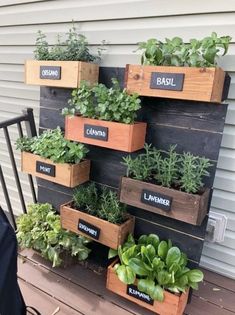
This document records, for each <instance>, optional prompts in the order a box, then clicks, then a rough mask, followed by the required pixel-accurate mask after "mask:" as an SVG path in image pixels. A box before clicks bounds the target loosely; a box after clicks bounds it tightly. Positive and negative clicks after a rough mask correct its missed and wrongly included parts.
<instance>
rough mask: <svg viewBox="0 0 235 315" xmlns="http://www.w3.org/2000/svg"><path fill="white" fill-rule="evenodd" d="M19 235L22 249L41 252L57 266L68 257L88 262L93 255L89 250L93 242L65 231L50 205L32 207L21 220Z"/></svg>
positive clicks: (34, 205) (19, 218)
mask: <svg viewBox="0 0 235 315" xmlns="http://www.w3.org/2000/svg"><path fill="white" fill-rule="evenodd" d="M16 236H17V239H18V242H19V245H20V247H22V248H33V249H35V250H37V251H39V252H40V253H41V255H42V256H43V257H44V258H46V259H48V260H49V261H51V262H52V264H53V267H58V266H60V265H61V264H62V263H63V258H64V256H65V255H66V254H68V255H70V256H74V257H76V258H77V259H78V260H85V259H87V257H88V255H89V253H90V249H89V248H87V247H86V245H87V244H88V243H89V242H90V241H89V240H88V239H86V238H85V237H83V236H78V235H76V234H75V233H73V232H69V231H66V230H64V229H62V227H61V224H60V216H59V215H58V214H56V213H55V211H54V210H53V208H52V206H51V205H50V204H48V203H45V204H40V203H39V204H31V205H29V206H28V212H27V213H26V214H23V215H21V216H20V217H18V218H17V232H16Z"/></svg>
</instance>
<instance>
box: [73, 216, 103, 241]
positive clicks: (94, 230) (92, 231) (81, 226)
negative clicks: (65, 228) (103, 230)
mask: <svg viewBox="0 0 235 315" xmlns="http://www.w3.org/2000/svg"><path fill="white" fill-rule="evenodd" d="M78 230H79V231H81V232H83V233H85V234H87V235H89V236H90V237H92V238H94V239H96V240H98V239H99V237H100V229H99V228H98V227H97V226H95V225H92V224H90V223H88V222H86V221H84V220H82V219H79V221H78Z"/></svg>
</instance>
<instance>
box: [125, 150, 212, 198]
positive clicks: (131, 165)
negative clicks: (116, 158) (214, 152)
mask: <svg viewBox="0 0 235 315" xmlns="http://www.w3.org/2000/svg"><path fill="white" fill-rule="evenodd" d="M175 148H176V146H170V149H169V151H161V150H157V149H156V148H153V147H152V146H151V145H147V144H145V153H141V154H139V155H137V157H132V156H130V155H129V156H127V157H124V158H123V161H124V162H123V164H124V165H125V166H126V167H127V171H126V176H127V177H131V178H133V179H137V180H142V181H153V180H155V181H156V183H157V184H159V185H161V186H164V187H169V188H171V187H172V188H179V189H180V190H182V191H185V192H187V193H198V192H199V191H200V190H201V189H202V188H203V186H204V183H203V179H204V178H205V176H209V172H208V168H209V167H211V164H210V161H209V160H208V159H206V158H204V157H199V156H194V155H192V154H190V153H189V152H187V153H183V154H178V153H176V151H175Z"/></svg>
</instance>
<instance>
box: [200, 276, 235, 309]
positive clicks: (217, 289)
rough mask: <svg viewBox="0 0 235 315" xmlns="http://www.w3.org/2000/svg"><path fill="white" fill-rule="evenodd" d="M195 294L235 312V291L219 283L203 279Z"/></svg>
mask: <svg viewBox="0 0 235 315" xmlns="http://www.w3.org/2000/svg"><path fill="white" fill-rule="evenodd" d="M194 295H195V296H198V297H199V298H203V299H204V300H206V301H210V303H213V304H215V305H217V306H219V307H220V308H222V307H224V308H226V309H227V310H229V311H231V312H233V313H235V303H234V292H233V291H229V290H228V289H227V288H223V287H221V286H220V284H219V283H218V284H212V283H208V282H206V281H203V283H200V285H199V291H195V292H194Z"/></svg>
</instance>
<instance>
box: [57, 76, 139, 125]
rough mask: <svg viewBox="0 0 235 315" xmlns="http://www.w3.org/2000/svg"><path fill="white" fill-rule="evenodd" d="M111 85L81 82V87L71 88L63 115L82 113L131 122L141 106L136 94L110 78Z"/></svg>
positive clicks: (83, 114)
mask: <svg viewBox="0 0 235 315" xmlns="http://www.w3.org/2000/svg"><path fill="white" fill-rule="evenodd" d="M112 82H113V86H112V87H111V88H107V87H106V86H105V85H104V84H96V85H94V86H92V87H91V86H89V85H88V83H86V82H82V84H81V87H80V88H78V89H75V90H73V92H72V98H71V100H70V101H69V108H64V109H63V112H62V113H63V114H64V115H76V114H78V115H82V116H83V117H88V118H94V119H100V120H107V121H116V122H121V123H125V124H132V123H134V120H135V118H136V116H137V115H136V112H137V110H139V109H140V108H141V105H140V99H139V98H138V96H137V94H133V95H129V94H128V93H127V91H126V90H125V89H124V90H121V88H120V86H119V84H118V81H117V80H116V79H112Z"/></svg>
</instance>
